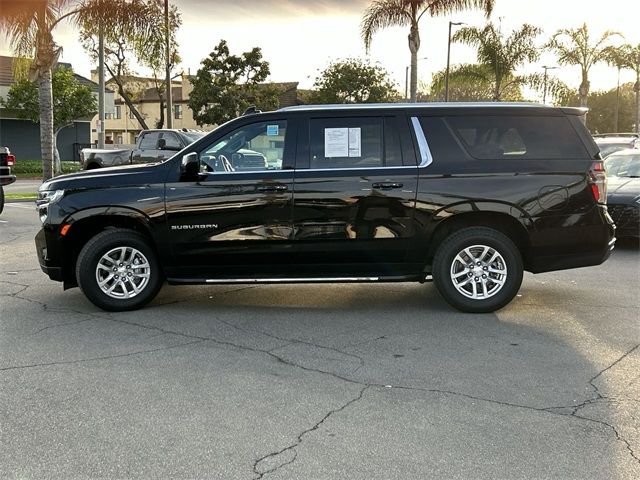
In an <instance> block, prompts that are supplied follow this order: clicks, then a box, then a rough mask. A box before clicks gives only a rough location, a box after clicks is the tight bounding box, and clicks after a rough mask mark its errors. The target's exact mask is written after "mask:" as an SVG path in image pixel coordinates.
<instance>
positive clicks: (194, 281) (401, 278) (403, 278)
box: [167, 274, 432, 285]
mask: <svg viewBox="0 0 640 480" xmlns="http://www.w3.org/2000/svg"><path fill="white" fill-rule="evenodd" d="M167 281H168V282H169V283H170V284H173V285H185V284H189V285H201V284H208V285H225V284H226V285H228V284H243V283H244V284H256V283H367V282H369V283H371V282H430V281H432V278H431V275H427V276H426V277H425V276H424V274H423V275H398V276H377V277H282V278H279V277H275V278H168V279H167Z"/></svg>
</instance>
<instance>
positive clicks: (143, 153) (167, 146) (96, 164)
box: [80, 128, 206, 170]
mask: <svg viewBox="0 0 640 480" xmlns="http://www.w3.org/2000/svg"><path fill="white" fill-rule="evenodd" d="M205 135H206V132H199V131H196V130H188V129H186V128H184V129H182V130H169V129H164V130H143V131H142V132H140V135H138V139H137V141H136V146H135V148H134V149H114V150H108V149H104V150H98V149H95V148H83V149H82V150H81V152H80V163H81V164H82V168H83V169H84V170H92V169H95V168H102V167H115V166H118V165H128V164H131V163H154V162H162V161H164V160H166V159H168V158H169V157H171V156H173V155H175V153H176V152H179V151H180V150H182V149H183V148H184V147H186V146H187V145H190V144H191V143H193V142H195V141H196V140H198V139H200V138H202V137H204V136H205Z"/></svg>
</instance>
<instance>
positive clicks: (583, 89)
mask: <svg viewBox="0 0 640 480" xmlns="http://www.w3.org/2000/svg"><path fill="white" fill-rule="evenodd" d="M578 93H579V94H580V106H581V107H585V108H586V107H587V105H588V102H587V98H588V97H589V77H588V74H587V72H582V83H581V84H580V88H579V90H578ZM580 120H582V123H584V124H585V126H586V125H587V116H586V115H581V116H580Z"/></svg>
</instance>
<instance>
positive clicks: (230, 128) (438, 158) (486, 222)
mask: <svg viewBox="0 0 640 480" xmlns="http://www.w3.org/2000/svg"><path fill="white" fill-rule="evenodd" d="M585 112H586V110H585V109H579V108H551V107H545V106H540V105H533V104H506V103H491V104H455V103H451V104H410V105H402V104H385V105H348V106H303V107H290V108H285V109H282V110H279V111H275V112H269V113H258V114H248V115H245V116H243V117H240V118H238V119H236V120H233V121H231V122H229V123H227V124H225V125H223V126H221V127H219V128H218V129H216V130H215V131H213V132H211V133H210V134H208V135H207V136H206V137H204V138H202V139H200V140H198V141H196V142H195V143H193V144H191V145H189V146H188V147H187V148H185V149H184V150H183V151H182V152H181V153H180V154H179V155H176V156H174V157H172V158H170V159H169V160H167V161H165V162H162V163H157V164H153V165H144V166H140V165H133V166H128V167H121V168H107V169H103V170H102V171H101V172H100V173H99V174H96V173H94V172H92V171H89V172H81V173H75V174H71V175H66V176H62V177H57V178H55V179H53V180H51V181H48V182H47V183H45V184H43V185H42V187H41V188H40V192H39V200H38V211H39V214H40V219H41V220H42V224H43V225H42V229H41V230H40V232H39V233H38V234H37V236H36V249H37V255H38V259H39V261H40V264H41V267H42V269H43V271H44V272H45V273H46V274H47V275H49V277H50V278H51V279H53V280H58V281H62V282H64V287H65V288H70V287H74V286H76V285H79V286H80V288H81V289H82V291H83V292H84V293H85V295H86V296H87V297H88V298H89V299H90V300H91V301H92V302H93V303H95V304H96V305H97V306H99V307H100V308H103V309H106V310H114V311H117V310H129V309H134V308H138V307H140V306H142V305H144V304H146V303H147V302H149V301H150V300H151V299H153V298H154V296H155V295H156V293H157V292H158V290H159V289H160V287H161V285H162V283H163V281H164V280H167V281H168V282H169V283H172V284H198V283H203V284H218V283H243V282H245V283H256V282H275V283H282V282H400V281H402V282H405V281H416V282H424V281H428V280H431V279H432V278H433V280H434V281H435V284H436V287H437V288H438V290H439V291H440V293H441V294H442V296H443V297H444V298H445V299H446V300H447V301H448V302H449V303H450V304H451V305H453V306H455V307H456V308H458V309H460V310H463V311H467V312H491V311H494V310H496V309H499V308H501V307H503V306H505V305H506V304H507V303H509V302H510V301H511V300H512V298H513V297H514V296H515V295H516V293H517V292H518V290H519V288H520V285H521V282H522V276H523V271H524V270H527V271H530V272H533V273H538V272H547V271H551V270H560V269H567V268H575V267H584V266H589V265H598V264H600V263H602V262H604V261H605V260H606V259H607V258H608V256H609V254H610V252H611V250H612V249H613V246H614V243H615V237H614V230H615V228H614V224H613V221H612V220H611V217H610V216H609V214H608V213H607V208H606V205H605V201H606V195H605V191H604V189H605V182H606V179H605V171H604V167H603V163H602V161H601V160H600V157H599V154H598V147H597V146H596V144H595V143H594V141H593V138H592V137H591V136H590V135H589V133H588V131H587V130H586V129H585V127H584V126H583V124H582V123H581V121H580V117H581V116H582V115H584V114H585ZM242 150H249V151H252V152H258V153H259V154H260V155H262V156H264V158H265V159H267V161H268V164H269V165H272V166H278V168H270V169H264V168H263V165H260V166H259V167H257V168H256V169H255V170H250V169H246V170H244V169H243V170H242V171H238V170H234V169H232V168H224V169H221V170H218V169H215V171H211V167H210V166H209V167H208V166H207V165H205V164H204V163H203V159H205V158H206V159H207V161H214V162H218V163H219V164H221V165H229V164H231V167H233V165H232V158H233V156H234V155H235V154H236V153H239V152H240V153H241V151H242Z"/></svg>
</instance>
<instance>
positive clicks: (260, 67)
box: [189, 40, 279, 126]
mask: <svg viewBox="0 0 640 480" xmlns="http://www.w3.org/2000/svg"><path fill="white" fill-rule="evenodd" d="M201 63H202V68H200V69H199V70H198V73H197V74H196V76H195V78H194V79H193V80H192V83H193V91H192V92H191V94H190V95H189V108H190V109H191V110H192V111H193V118H194V120H195V121H196V123H197V124H198V125H200V126H202V125H219V124H221V123H224V122H227V121H229V120H231V119H233V118H236V117H238V116H239V115H242V113H244V111H245V110H246V109H247V108H248V107H249V106H251V105H255V106H256V107H257V108H259V109H261V110H273V109H274V108H277V107H278V95H279V91H278V90H277V89H276V88H275V87H271V86H269V85H260V82H264V81H265V80H266V79H267V77H268V76H269V73H270V72H269V62H266V61H264V60H263V59H262V50H261V49H260V48H258V47H256V48H253V49H252V50H250V51H248V52H244V53H242V54H241V55H231V53H230V51H229V46H228V45H227V42H226V41H225V40H220V43H219V44H218V45H217V46H216V47H215V48H214V49H213V51H212V52H211V53H210V54H209V56H208V57H207V58H205V59H204V60H202V62H201Z"/></svg>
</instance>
